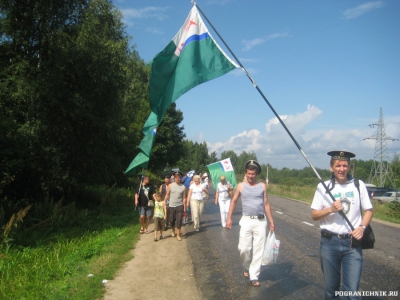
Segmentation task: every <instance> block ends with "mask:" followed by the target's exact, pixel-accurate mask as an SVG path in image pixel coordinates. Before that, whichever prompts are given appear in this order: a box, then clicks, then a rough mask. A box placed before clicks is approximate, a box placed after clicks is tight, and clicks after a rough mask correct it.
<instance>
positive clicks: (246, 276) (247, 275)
mask: <svg viewBox="0 0 400 300" xmlns="http://www.w3.org/2000/svg"><path fill="white" fill-rule="evenodd" d="M243 276H244V277H245V278H249V276H250V275H249V271H247V270H246V271H244V272H243Z"/></svg>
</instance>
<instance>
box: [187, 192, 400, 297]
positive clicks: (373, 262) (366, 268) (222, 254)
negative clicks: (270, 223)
mask: <svg viewBox="0 0 400 300" xmlns="http://www.w3.org/2000/svg"><path fill="white" fill-rule="evenodd" d="M213 199H214V196H213V195H212V194H211V195H210V200H208V201H206V204H205V210H204V214H203V222H202V226H203V227H202V228H201V231H200V232H195V231H193V228H192V226H191V225H187V226H186V232H187V233H186V236H187V239H186V241H187V244H188V247H189V251H190V254H191V256H192V259H193V264H194V269H195V278H196V284H197V285H198V287H199V290H200V292H201V293H202V298H204V299H267V298H268V299H316V300H317V299H318V300H319V299H323V297H324V291H323V283H322V272H321V268H320V261H319V241H320V230H319V226H318V222H314V221H313V220H312V219H311V216H310V204H304V203H301V202H297V201H293V200H288V199H285V198H279V197H274V196H269V200H270V202H271V205H272V211H273V215H274V221H275V226H276V236H277V238H278V239H280V240H281V249H280V258H279V262H278V264H275V265H271V266H266V267H262V271H261V274H260V282H261V287H259V288H255V287H252V286H251V285H250V284H249V283H248V281H247V280H245V278H244V277H243V268H242V266H241V263H240V258H239V252H238V250H237V244H238V237H239V225H238V222H239V220H240V217H241V203H238V206H237V207H236V211H235V214H234V218H233V227H232V229H225V228H222V226H221V223H220V217H219V208H218V207H217V206H216V205H215V204H214V202H213ZM372 228H373V230H374V233H375V236H376V239H377V243H376V247H375V249H373V250H365V251H364V264H363V272H362V277H361V284H360V289H361V290H364V291H400V259H399V258H400V253H399V249H400V229H399V228H396V227H391V226H387V225H383V224H380V223H376V222H373V223H372ZM365 299H367V298H365ZM368 299H398V297H379V296H375V297H368Z"/></svg>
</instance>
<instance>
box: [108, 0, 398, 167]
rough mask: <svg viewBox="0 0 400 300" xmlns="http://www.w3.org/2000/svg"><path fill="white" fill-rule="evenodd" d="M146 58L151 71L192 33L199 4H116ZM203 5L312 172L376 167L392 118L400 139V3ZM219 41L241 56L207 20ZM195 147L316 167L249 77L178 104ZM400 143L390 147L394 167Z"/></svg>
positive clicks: (207, 88) (182, 0)
mask: <svg viewBox="0 0 400 300" xmlns="http://www.w3.org/2000/svg"><path fill="white" fill-rule="evenodd" d="M114 4H115V5H116V6H117V7H118V8H119V9H120V10H121V12H122V14H123V16H124V22H125V24H126V31H127V32H128V34H129V35H130V36H131V37H132V44H133V45H135V47H136V50H137V51H138V52H139V55H140V57H141V58H142V59H143V60H144V61H146V62H148V61H150V60H151V59H152V58H153V57H154V56H155V55H156V54H157V53H159V52H160V51H161V50H162V49H163V48H164V47H165V46H166V45H167V44H168V43H169V42H170V41H171V40H172V38H173V37H174V36H175V34H176V33H177V32H178V30H179V29H180V28H181V26H182V25H183V23H184V21H185V19H186V17H187V15H188V14H189V11H190V9H191V8H192V6H193V5H192V3H191V1H190V0H179V1H178V0H164V1H162V0H158V1H157V0H136V1H128V0H126V1H123V0H119V1H115V2H114ZM197 4H198V6H199V7H200V8H201V10H202V11H203V12H204V14H205V15H206V16H207V18H208V19H209V20H210V21H211V22H212V24H213V25H214V27H215V28H216V29H217V30H218V32H219V33H220V35H221V36H222V37H223V39H224V40H225V42H226V43H227V44H228V45H229V47H230V48H231V50H232V51H233V52H234V53H235V55H236V56H237V57H238V58H239V60H240V62H241V63H242V64H243V65H244V67H245V69H246V70H247V71H248V72H249V74H250V75H251V77H252V78H253V79H254V80H255V82H256V83H257V85H258V87H259V88H260V89H261V90H262V92H263V93H264V95H265V96H266V97H267V99H268V100H269V101H270V103H271V104H272V106H273V107H274V109H275V110H276V112H277V113H278V114H279V115H280V116H281V118H282V119H283V120H284V122H285V124H286V126H287V127H288V128H289V130H290V131H291V133H292V134H293V136H294V137H295V138H296V140H297V141H298V143H299V144H300V146H301V148H302V149H303V151H304V153H305V154H306V155H307V157H308V159H309V160H310V161H311V163H312V164H313V165H314V166H315V167H318V168H328V164H329V157H328V156H327V155H326V153H327V152H328V151H331V150H348V151H351V152H354V153H355V154H356V158H358V159H363V160H369V159H372V158H374V154H375V143H376V140H374V139H370V140H364V139H365V138H368V137H374V136H376V135H377V127H374V128H372V127H369V125H370V124H374V123H377V122H378V121H379V115H380V108H382V112H383V120H384V125H385V132H386V135H387V136H388V137H391V138H394V139H400V18H399V17H398V16H399V14H400V1H395V0H381V1H356V0H347V1H327V0H303V1H297V0H280V1H278V0H276V1H264V0H257V1H256V0H199V1H197ZM203 21H204V22H205V24H206V26H207V27H208V29H209V31H210V33H211V35H212V36H213V37H214V39H215V40H216V41H217V43H218V44H219V45H220V46H221V47H222V48H223V49H224V50H225V51H226V53H227V54H228V55H229V56H230V57H231V58H233V57H232V55H231V54H229V52H228V51H227V50H226V48H225V47H224V46H223V43H222V41H221V40H220V39H219V38H218V36H217V34H216V33H215V32H214V31H213V30H212V27H211V26H210V25H209V24H208V23H207V21H206V20H205V18H204V17H203ZM176 103H177V107H178V109H179V110H181V111H182V112H183V116H184V121H183V125H184V127H185V130H184V131H185V133H186V136H187V138H188V139H190V140H193V141H197V142H204V141H205V142H207V144H208V147H209V151H210V152H212V151H216V152H217V154H218V156H219V154H220V153H221V152H222V151H224V150H234V151H235V152H236V153H237V154H240V153H241V152H242V151H249V152H255V153H256V154H257V157H258V160H259V161H260V163H263V164H267V163H269V164H270V165H271V166H273V167H276V168H283V167H287V168H303V167H305V166H308V164H307V162H306V160H305V159H304V158H303V156H302V155H301V154H300V152H299V150H298V149H297V147H296V146H295V144H294V143H293V142H292V140H291V139H290V137H289V135H288V134H287V133H286V132H285V131H284V129H283V127H282V126H281V125H280V124H279V123H278V122H277V119H276V118H275V116H274V114H273V112H272V111H271V110H270V108H269V107H268V106H267V104H266V103H265V101H264V100H263V99H262V97H261V96H260V95H259V93H258V92H257V90H256V89H255V88H254V87H253V85H252V84H251V82H250V80H249V79H248V78H247V77H246V76H245V74H244V73H243V71H242V70H239V69H238V70H235V71H232V72H230V73H229V74H227V75H224V76H222V77H220V78H217V79H215V80H213V81H210V82H206V83H204V84H202V85H200V86H197V87H195V88H194V89H192V90H190V91H189V92H187V93H186V94H184V95H183V96H182V97H180V98H179V99H178V100H177V102H176ZM395 153H397V154H400V141H387V155H388V158H389V160H392V159H393V155H394V154H395Z"/></svg>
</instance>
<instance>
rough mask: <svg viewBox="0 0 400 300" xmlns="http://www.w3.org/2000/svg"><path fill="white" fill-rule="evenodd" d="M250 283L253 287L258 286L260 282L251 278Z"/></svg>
mask: <svg viewBox="0 0 400 300" xmlns="http://www.w3.org/2000/svg"><path fill="white" fill-rule="evenodd" d="M251 284H252V285H253V286H254V287H260V282H259V281H258V280H252V281H251Z"/></svg>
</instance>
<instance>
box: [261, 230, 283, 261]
mask: <svg viewBox="0 0 400 300" xmlns="http://www.w3.org/2000/svg"><path fill="white" fill-rule="evenodd" d="M280 244H281V242H280V240H277V239H276V237H275V232H274V231H270V232H269V233H268V237H267V239H266V241H265V246H264V253H263V258H262V262H261V264H262V265H263V266H266V265H269V264H276V263H277V262H278V257H279V246H280Z"/></svg>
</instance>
